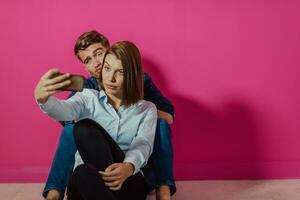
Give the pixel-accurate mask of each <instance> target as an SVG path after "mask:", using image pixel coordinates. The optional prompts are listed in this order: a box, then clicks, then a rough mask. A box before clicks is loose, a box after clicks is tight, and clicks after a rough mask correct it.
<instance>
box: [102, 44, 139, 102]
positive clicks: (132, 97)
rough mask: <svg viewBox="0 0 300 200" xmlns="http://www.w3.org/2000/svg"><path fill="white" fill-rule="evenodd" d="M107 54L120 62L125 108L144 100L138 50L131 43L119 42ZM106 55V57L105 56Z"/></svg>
mask: <svg viewBox="0 0 300 200" xmlns="http://www.w3.org/2000/svg"><path fill="white" fill-rule="evenodd" d="M107 54H113V55H115V56H116V57H117V58H118V59H119V60H121V63H122V66H123V70H124V79H123V80H124V83H123V103H124V105H125V106H126V107H129V106H130V105H132V104H135V103H137V102H138V101H139V100H141V99H143V98H144V76H143V75H144V72H143V67H142V62H141V55H140V52H139V50H138V48H137V47H136V46H135V45H134V44H133V43H131V42H128V41H121V42H117V43H115V44H113V45H112V46H111V47H110V48H109V49H108V51H107ZM107 54H106V55H107Z"/></svg>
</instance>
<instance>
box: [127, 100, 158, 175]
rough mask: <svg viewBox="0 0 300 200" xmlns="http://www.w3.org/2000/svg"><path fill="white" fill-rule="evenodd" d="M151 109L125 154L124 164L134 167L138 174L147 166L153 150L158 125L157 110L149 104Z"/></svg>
mask: <svg viewBox="0 0 300 200" xmlns="http://www.w3.org/2000/svg"><path fill="white" fill-rule="evenodd" d="M148 105H149V109H148V111H147V114H146V117H145V118H144V119H143V121H142V122H141V124H140V126H139V129H138V132H137V135H136V137H135V138H134V139H133V140H132V143H131V145H130V147H129V149H128V150H127V152H126V154H125V159H124V161H123V162H126V163H132V164H133V165H134V173H133V174H136V173H137V172H138V171H139V170H140V168H141V167H143V166H145V165H146V163H147V160H148V158H149V157H150V155H151V153H152V150H153V143H154V137H155V130H156V123H157V109H156V107H155V105H154V104H152V103H150V102H148Z"/></svg>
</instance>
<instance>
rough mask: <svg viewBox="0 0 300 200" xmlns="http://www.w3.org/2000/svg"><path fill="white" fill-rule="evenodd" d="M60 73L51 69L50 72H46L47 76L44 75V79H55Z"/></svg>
mask: <svg viewBox="0 0 300 200" xmlns="http://www.w3.org/2000/svg"><path fill="white" fill-rule="evenodd" d="M58 73H59V69H56V68H55V69H50V70H49V71H47V72H46V74H44V75H43V76H42V78H46V79H50V78H51V77H53V76H54V75H55V74H58Z"/></svg>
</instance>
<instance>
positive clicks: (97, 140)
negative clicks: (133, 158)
mask: <svg viewBox="0 0 300 200" xmlns="http://www.w3.org/2000/svg"><path fill="white" fill-rule="evenodd" d="M74 140H75V144H76V146H77V149H78V151H79V154H80V156H81V158H82V160H83V161H84V163H88V164H91V165H93V166H94V167H96V169H97V170H98V171H104V170H105V169H106V168H107V167H108V166H109V165H111V164H113V163H116V162H123V160H124V158H125V154H124V152H123V151H122V150H121V149H120V147H119V146H118V144H117V143H116V142H115V141H114V140H113V139H112V138H111V136H110V135H109V134H108V133H107V132H106V130H105V129H104V128H102V126H100V125H99V124H98V123H97V122H95V121H93V120H91V119H83V120H80V121H79V122H77V123H76V124H75V126H74Z"/></svg>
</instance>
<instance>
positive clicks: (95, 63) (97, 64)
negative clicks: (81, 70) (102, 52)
mask: <svg viewBox="0 0 300 200" xmlns="http://www.w3.org/2000/svg"><path fill="white" fill-rule="evenodd" d="M93 65H94V67H97V68H98V67H101V61H100V60H99V59H96V58H94V59H93Z"/></svg>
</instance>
